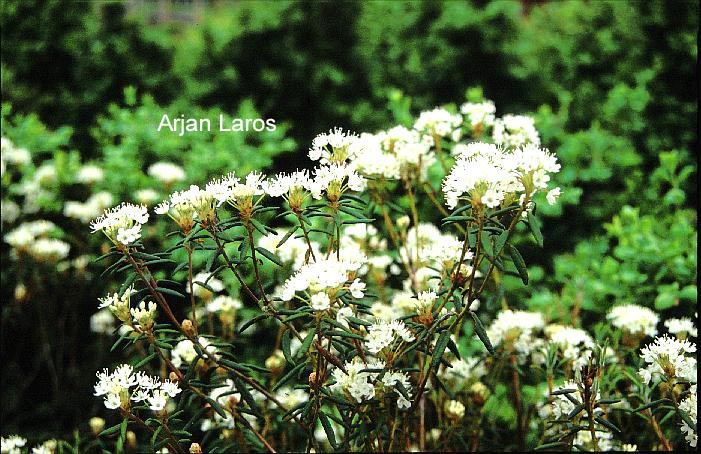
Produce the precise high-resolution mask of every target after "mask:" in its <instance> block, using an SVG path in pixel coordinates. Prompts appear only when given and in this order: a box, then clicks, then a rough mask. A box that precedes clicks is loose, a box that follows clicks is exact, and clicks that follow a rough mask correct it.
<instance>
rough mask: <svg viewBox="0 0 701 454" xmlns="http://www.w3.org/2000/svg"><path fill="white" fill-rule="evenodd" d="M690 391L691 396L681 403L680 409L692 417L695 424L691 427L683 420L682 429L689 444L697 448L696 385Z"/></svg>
mask: <svg viewBox="0 0 701 454" xmlns="http://www.w3.org/2000/svg"><path fill="white" fill-rule="evenodd" d="M689 391H690V394H689V396H688V397H687V398H685V399H684V400H682V401H681V402H680V403H679V410H680V411H683V412H685V413H686V414H687V415H688V416H689V419H691V421H692V422H693V423H694V426H693V427H691V426H690V425H689V424H688V423H687V422H686V421H682V425H681V431H682V433H683V434H684V438H686V441H687V443H689V446H691V447H692V448H695V447H696V444H697V442H698V431H697V428H696V427H697V420H696V416H697V412H698V406H697V400H696V385H693V386H691V388H690V389H689Z"/></svg>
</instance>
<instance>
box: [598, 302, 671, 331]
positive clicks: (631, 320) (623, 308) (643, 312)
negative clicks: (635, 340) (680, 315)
mask: <svg viewBox="0 0 701 454" xmlns="http://www.w3.org/2000/svg"><path fill="white" fill-rule="evenodd" d="M606 318H607V319H608V320H610V321H611V324H612V325H613V326H615V327H616V328H620V329H623V330H626V331H628V332H629V333H631V334H640V335H645V336H654V335H655V334H657V323H658V322H659V321H660V317H659V316H658V315H657V314H656V313H655V312H654V311H652V310H650V309H648V308H646V307H643V306H638V305H635V304H622V305H620V306H616V307H614V308H613V309H611V311H610V312H609V313H608V315H606Z"/></svg>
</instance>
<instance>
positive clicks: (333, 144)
mask: <svg viewBox="0 0 701 454" xmlns="http://www.w3.org/2000/svg"><path fill="white" fill-rule="evenodd" d="M358 139H359V137H358V136H357V135H355V134H353V133H351V132H348V131H343V129H341V128H334V129H331V130H330V131H329V132H327V133H322V134H319V135H318V136H316V137H315V138H314V140H313V141H312V146H311V148H310V149H309V159H311V160H312V161H320V162H321V164H344V163H345V162H346V160H347V159H353V158H354V157H355V155H356V149H357V147H358V145H359V144H357V143H356V142H358Z"/></svg>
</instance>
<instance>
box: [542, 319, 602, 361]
mask: <svg viewBox="0 0 701 454" xmlns="http://www.w3.org/2000/svg"><path fill="white" fill-rule="evenodd" d="M544 331H545V334H546V336H547V337H548V339H549V340H550V342H551V343H552V344H555V345H557V347H558V349H559V351H560V352H561V353H562V357H563V359H565V360H566V361H571V362H572V364H573V367H574V370H579V369H581V368H582V366H585V365H586V364H587V362H588V361H589V358H591V355H592V351H593V350H594V340H593V339H592V338H591V336H590V335H589V334H588V333H587V332H586V331H584V330H582V329H579V328H572V327H570V326H563V325H556V324H551V325H548V326H547V327H545V330H544Z"/></svg>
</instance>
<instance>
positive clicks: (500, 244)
mask: <svg viewBox="0 0 701 454" xmlns="http://www.w3.org/2000/svg"><path fill="white" fill-rule="evenodd" d="M508 238H509V231H508V230H504V231H503V232H501V233H500V234H499V236H497V238H496V239H495V240H494V256H495V257H499V254H501V251H502V249H504V245H505V244H506V240H507V239H508Z"/></svg>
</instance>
